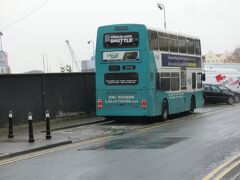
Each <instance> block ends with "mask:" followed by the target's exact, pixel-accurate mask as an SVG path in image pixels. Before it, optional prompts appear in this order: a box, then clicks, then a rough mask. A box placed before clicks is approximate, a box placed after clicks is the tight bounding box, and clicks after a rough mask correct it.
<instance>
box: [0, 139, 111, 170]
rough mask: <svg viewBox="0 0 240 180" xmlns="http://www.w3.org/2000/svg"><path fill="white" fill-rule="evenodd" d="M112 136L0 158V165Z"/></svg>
mask: <svg viewBox="0 0 240 180" xmlns="http://www.w3.org/2000/svg"><path fill="white" fill-rule="evenodd" d="M112 137H113V136H106V137H99V138H96V139H90V140H86V141H81V142H77V143H74V144H67V145H63V146H60V147H54V148H50V149H47V150H41V151H38V152H33V153H29V154H25V155H20V156H17V157H12V158H8V159H5V160H0V166H3V165H7V164H10V163H14V162H17V161H21V160H26V159H30V158H34V157H38V156H42V155H45V154H50V153H54V152H58V151H62V150H67V149H70V148H74V147H77V146H82V145H86V144H91V143H95V142H100V141H106V140H110V139H111V138H112Z"/></svg>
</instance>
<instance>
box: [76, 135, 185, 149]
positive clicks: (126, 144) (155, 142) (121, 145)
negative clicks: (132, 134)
mask: <svg viewBox="0 0 240 180" xmlns="http://www.w3.org/2000/svg"><path fill="white" fill-rule="evenodd" d="M186 139H188V137H162V138H157V139H156V138H155V139H151V138H146V137H145V138H142V139H134V138H129V139H120V140H112V141H109V142H106V143H104V144H101V145H97V146H91V147H88V148H85V149H79V150H78V151H86V150H98V151H102V150H119V149H164V148H167V147H169V146H171V145H174V144H176V143H179V142H181V141H184V140H186Z"/></svg>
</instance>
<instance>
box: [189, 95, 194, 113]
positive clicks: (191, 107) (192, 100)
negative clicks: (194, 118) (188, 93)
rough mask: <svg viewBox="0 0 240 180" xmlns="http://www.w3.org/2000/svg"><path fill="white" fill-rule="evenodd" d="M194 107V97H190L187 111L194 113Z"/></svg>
mask: <svg viewBox="0 0 240 180" xmlns="http://www.w3.org/2000/svg"><path fill="white" fill-rule="evenodd" d="M194 109H195V98H194V97H192V98H191V103H190V110H189V112H190V113H194Z"/></svg>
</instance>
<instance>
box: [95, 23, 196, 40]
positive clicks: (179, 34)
mask: <svg viewBox="0 0 240 180" xmlns="http://www.w3.org/2000/svg"><path fill="white" fill-rule="evenodd" d="M116 26H119V27H124V26H142V27H145V28H146V30H147V29H148V30H153V31H158V32H162V33H167V34H173V35H177V36H184V37H187V38H192V39H198V40H199V39H200V38H199V37H197V36H192V35H188V34H183V33H177V32H174V31H167V30H163V29H162V30H159V29H157V28H152V27H147V26H146V25H144V24H134V23H126V24H109V25H104V26H100V27H99V28H107V27H116Z"/></svg>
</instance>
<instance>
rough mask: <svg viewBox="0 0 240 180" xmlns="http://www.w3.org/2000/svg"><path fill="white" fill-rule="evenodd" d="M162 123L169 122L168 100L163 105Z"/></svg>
mask: <svg viewBox="0 0 240 180" xmlns="http://www.w3.org/2000/svg"><path fill="white" fill-rule="evenodd" d="M161 120H162V121H167V120H168V103H167V101H166V100H164V101H163V104H162V116H161Z"/></svg>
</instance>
